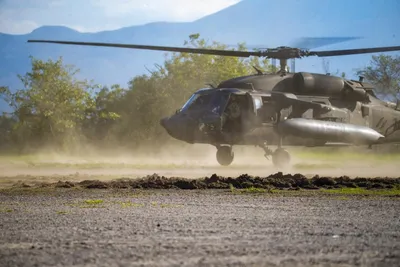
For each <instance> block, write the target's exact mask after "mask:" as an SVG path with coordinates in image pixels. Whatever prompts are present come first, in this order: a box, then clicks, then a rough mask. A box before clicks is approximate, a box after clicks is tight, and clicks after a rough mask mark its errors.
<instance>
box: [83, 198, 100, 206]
mask: <svg viewBox="0 0 400 267" xmlns="http://www.w3.org/2000/svg"><path fill="white" fill-rule="evenodd" d="M103 202H104V200H102V199H88V200H85V203H86V204H89V205H97V204H102V203H103Z"/></svg>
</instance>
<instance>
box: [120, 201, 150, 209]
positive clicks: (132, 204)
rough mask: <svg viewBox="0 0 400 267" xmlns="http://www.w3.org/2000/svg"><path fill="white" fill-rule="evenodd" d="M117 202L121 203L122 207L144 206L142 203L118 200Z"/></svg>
mask: <svg viewBox="0 0 400 267" xmlns="http://www.w3.org/2000/svg"><path fill="white" fill-rule="evenodd" d="M119 204H120V205H121V207H122V208H129V207H133V208H137V207H144V204H141V203H133V202H130V201H128V202H122V201H121V202H119Z"/></svg>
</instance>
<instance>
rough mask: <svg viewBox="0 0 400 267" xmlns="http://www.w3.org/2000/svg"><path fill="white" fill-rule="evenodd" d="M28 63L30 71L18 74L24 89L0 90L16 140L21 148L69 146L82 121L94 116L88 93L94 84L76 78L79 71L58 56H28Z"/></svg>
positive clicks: (77, 139)
mask: <svg viewBox="0 0 400 267" xmlns="http://www.w3.org/2000/svg"><path fill="white" fill-rule="evenodd" d="M31 62H32V70H31V71H30V72H28V73H26V74H25V75H24V76H21V75H19V78H20V80H21V81H22V83H23V85H24V89H21V90H17V91H15V92H14V93H11V91H10V90H9V89H8V88H2V90H1V94H2V96H3V98H4V99H5V100H6V101H7V102H8V103H9V105H10V106H11V107H12V108H13V110H14V111H13V115H14V116H15V117H16V119H17V122H16V125H15V127H14V135H15V139H16V142H17V143H18V144H19V145H20V148H21V149H23V148H27V147H34V146H36V147H40V146H43V145H51V146H53V147H55V148H58V149H63V150H66V149H70V148H71V147H73V145H74V144H78V143H79V142H80V139H81V138H82V135H81V127H82V125H83V123H84V121H85V120H87V119H90V118H91V116H94V114H93V111H96V103H95V101H94V99H93V96H92V95H93V93H94V91H95V89H96V88H97V86H96V85H93V84H92V83H90V82H88V81H86V80H77V79H76V78H75V75H76V74H77V73H78V72H79V70H77V69H75V68H74V67H73V66H70V65H63V62H62V58H59V59H58V60H57V61H52V60H48V61H42V60H38V59H34V58H32V57H31ZM107 115H109V114H105V116H107Z"/></svg>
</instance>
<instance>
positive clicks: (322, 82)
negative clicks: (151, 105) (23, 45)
mask: <svg viewBox="0 0 400 267" xmlns="http://www.w3.org/2000/svg"><path fill="white" fill-rule="evenodd" d="M28 42H36V43H38V42H39V43H40V42H41V43H56V44H68V45H86V46H105V47H119V48H132V49H147V50H158V51H169V52H183V53H198V54H208V55H219V56H231V57H232V56H233V57H250V56H256V57H266V58H270V59H278V60H279V61H280V70H279V71H278V72H277V73H274V74H265V73H262V72H261V71H260V70H257V69H256V70H257V74H255V75H249V76H243V77H236V78H233V79H229V80H226V81H223V82H221V83H220V84H219V85H218V86H216V87H212V88H203V89H200V90H198V91H196V92H195V93H194V94H193V95H192V96H191V97H190V98H189V99H188V100H187V102H186V103H185V104H184V105H183V107H182V108H180V109H179V110H177V111H176V113H175V114H173V115H171V116H169V117H166V118H162V119H161V120H160V123H161V125H162V127H164V128H165V130H166V131H167V132H168V134H169V135H170V136H172V137H173V138H175V139H178V140H181V141H184V142H187V143H190V144H195V143H202V144H211V145H213V146H215V147H216V148H217V161H218V162H219V163H220V164H221V165H224V166H227V165H230V164H231V163H232V161H233V159H234V153H233V151H232V147H233V146H234V145H254V146H259V147H261V148H263V149H264V152H265V157H266V158H268V157H269V156H272V162H273V164H274V165H275V166H277V167H280V168H282V167H285V166H287V165H288V164H289V163H290V155H289V153H288V152H287V151H286V150H285V149H284V148H283V146H325V145H328V144H330V143H344V144H348V145H367V146H369V147H371V146H372V145H373V144H382V143H393V142H399V141H400V104H399V103H397V104H394V103H390V102H385V101H382V100H380V99H378V98H377V97H376V95H375V94H374V92H373V89H374V86H373V85H372V84H369V83H366V82H364V81H363V78H362V77H360V80H347V79H344V78H340V77H336V76H330V75H325V74H317V73H309V72H295V73H289V72H288V71H287V62H288V60H289V59H295V58H303V57H309V56H318V57H331V56H344V55H354V54H366V53H377V52H390V51H400V46H394V47H377V48H360V49H348V50H333V51H310V50H307V49H299V48H292V47H286V46H282V47H278V48H275V49H265V50H258V51H234V50H212V49H199V48H183V47H167V46H150V45H132V44H113V43H96V42H70V41H50V40H28ZM269 146H277V148H276V150H275V151H272V150H271V149H270V148H269Z"/></svg>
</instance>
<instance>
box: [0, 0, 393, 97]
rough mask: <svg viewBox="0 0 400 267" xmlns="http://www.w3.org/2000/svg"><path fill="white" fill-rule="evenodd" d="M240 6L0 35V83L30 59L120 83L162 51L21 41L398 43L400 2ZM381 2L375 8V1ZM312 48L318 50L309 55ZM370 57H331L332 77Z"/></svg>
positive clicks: (274, 1) (10, 82)
mask: <svg viewBox="0 0 400 267" xmlns="http://www.w3.org/2000/svg"><path fill="white" fill-rule="evenodd" d="M377 3H378V2H377V1H375V0H352V1H348V0H341V1H339V0H324V1H323V4H322V2H321V1H320V0H307V1H298V0H286V1H281V0H269V1H265V0H242V1H241V2H239V3H238V4H236V5H233V6H231V7H228V8H226V9H224V10H221V11H219V12H217V13H214V14H212V15H209V16H206V17H203V18H201V19H199V20H196V21H194V22H188V23H169V22H157V23H150V24H146V25H140V26H132V27H126V28H121V29H118V30H114V31H102V32H97V33H81V32H78V31H75V30H72V29H70V28H67V27H61V26H43V27H40V28H37V29H35V30H34V31H32V32H31V33H29V34H24V35H10V34H2V33H0V85H6V86H9V87H10V88H11V89H12V90H15V89H17V88H20V86H21V84H20V83H19V80H18V78H17V74H24V73H26V72H27V71H29V70H30V59H29V56H30V55H32V56H34V57H36V58H40V59H44V60H47V59H49V58H52V59H57V58H58V57H59V56H62V57H63V59H64V62H65V63H68V64H74V65H75V66H77V67H78V68H79V69H80V70H81V74H80V76H81V77H83V78H87V79H94V80H95V81H96V82H98V83H101V84H104V85H110V84H113V83H119V84H121V85H126V84H127V82H128V81H129V80H130V79H131V78H132V77H134V76H135V75H138V74H143V73H146V72H147V70H146V68H145V66H146V67H148V68H151V67H152V66H153V65H154V64H155V63H162V61H163V59H164V54H165V53H164V52H157V51H145V50H129V49H118V48H104V47H83V46H82V47H80V46H68V45H55V44H43V43H27V42H26V41H27V40H28V39H52V40H71V41H88V42H113V43H117V42H121V43H134V44H150V45H176V46H182V45H183V42H184V40H187V39H188V36H189V35H190V34H192V33H200V35H201V37H204V38H206V39H209V40H215V41H219V42H223V43H225V44H237V43H239V42H246V43H247V44H249V45H259V46H261V47H276V46H281V45H288V44H289V43H290V42H291V41H292V40H294V39H295V38H298V37H309V36H311V37H324V36H360V37H363V39H358V40H353V41H348V42H344V43H339V44H335V45H329V46H324V47H320V48H318V49H320V50H325V49H327V50H330V49H347V48H355V47H370V46H371V47H374V46H391V45H399V44H400V27H398V25H400V1H398V0H386V1H384V4H383V2H382V4H380V5H378V4H377ZM379 3H381V2H379ZM316 50H317V49H316ZM370 58H371V55H368V54H367V55H354V56H346V57H332V58H329V60H330V67H331V72H335V71H336V69H340V71H346V72H347V73H348V74H352V73H353V69H354V68H360V67H363V66H364V65H365V64H367V63H368V62H369V60H370ZM299 70H307V71H315V72H322V64H321V59H320V58H308V59H303V60H297V63H296V71H299Z"/></svg>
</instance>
